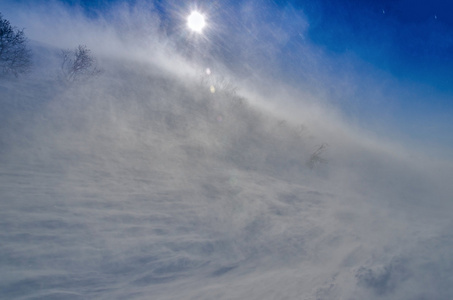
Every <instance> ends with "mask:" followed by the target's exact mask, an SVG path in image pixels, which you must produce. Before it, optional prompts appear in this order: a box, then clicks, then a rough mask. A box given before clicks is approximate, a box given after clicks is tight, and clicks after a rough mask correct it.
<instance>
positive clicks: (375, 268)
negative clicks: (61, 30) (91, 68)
mask: <svg viewBox="0 0 453 300" xmlns="http://www.w3.org/2000/svg"><path fill="white" fill-rule="evenodd" d="M103 67H104V68H105V72H104V74H103V75H102V76H99V77H97V78H92V79H90V80H89V81H87V82H80V83H75V84H69V85H68V84H63V83H61V82H60V81H58V80H56V79H54V78H53V77H52V76H44V77H41V78H40V77H33V76H31V77H29V78H25V79H20V80H15V79H4V80H2V81H0V95H1V97H0V114H1V118H0V276H1V279H0V298H2V299H451V297H453V287H452V285H451V283H452V282H453V235H452V232H453V231H452V229H453V224H452V221H451V208H452V205H451V196H452V195H453V193H452V192H451V189H449V186H450V185H449V183H451V177H449V175H451V174H452V173H451V168H450V166H449V165H446V164H445V163H444V164H441V163H438V164H435V163H432V162H428V161H426V160H425V159H424V158H423V157H421V156H416V155H414V154H407V153H406V152H403V151H398V152H395V153H394V152H392V151H390V150H389V149H393V148H391V147H390V146H389V147H386V146H385V145H382V144H380V143H379V142H377V141H373V140H370V139H359V138H353V136H354V135H353V134H352V133H351V134H349V133H345V132H344V130H345V129H344V128H331V130H330V132H331V133H330V135H329V134H327V133H325V132H326V131H322V132H324V134H322V133H321V131H319V132H318V130H317V128H316V126H315V125H313V124H310V123H306V122H305V120H300V124H298V123H296V122H294V120H285V119H282V117H281V116H279V117H277V116H274V115H272V113H270V112H269V111H265V110H263V109H261V108H260V107H259V106H256V105H252V104H250V102H249V101H248V99H245V98H241V97H239V96H236V95H234V93H232V92H231V91H229V90H221V89H220V90H217V91H216V92H215V93H211V91H210V89H209V86H206V84H205V83H204V82H203V81H202V80H199V81H197V80H183V79H182V78H181V77H178V76H175V75H173V74H170V73H168V72H165V71H163V70H161V69H159V68H158V67H156V66H152V65H148V64H137V63H134V62H130V61H121V60H118V61H115V62H110V63H107V64H104V66H103ZM325 123H326V124H327V125H326V126H328V123H329V122H327V121H326V122H325ZM302 125H303V126H302ZM345 128H346V127H345ZM323 144H328V146H327V148H326V149H327V150H326V151H325V152H322V151H321V152H320V153H319V155H316V150H317V149H319V147H320V146H321V145H323Z"/></svg>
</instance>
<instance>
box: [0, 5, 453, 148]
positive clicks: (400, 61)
mask: <svg viewBox="0 0 453 300" xmlns="http://www.w3.org/2000/svg"><path fill="white" fill-rule="evenodd" d="M46 2H48V1H5V2H4V3H3V5H5V7H6V8H7V11H6V12H5V13H4V17H5V18H8V17H9V16H11V14H14V7H13V6H14V5H16V4H17V3H33V4H36V3H46ZM60 2H64V3H65V4H66V5H68V6H69V7H71V9H74V10H76V9H77V7H81V8H82V10H83V11H84V13H85V14H86V15H87V16H88V17H89V18H97V17H99V16H102V15H103V14H104V13H105V12H106V11H108V10H109V9H110V7H112V6H114V5H117V4H118V3H121V2H122V1H121V0H99V1H85V0H80V1H72V0H65V1H60ZM131 2H132V1H128V3H131ZM142 2H143V1H142ZM145 3H146V1H145ZM148 3H149V6H150V9H153V10H155V11H157V13H158V15H159V16H160V19H161V20H160V22H161V23H160V27H161V29H162V31H163V32H165V33H166V34H168V36H169V37H170V38H174V37H175V36H178V35H183V34H185V33H182V32H181V31H182V30H183V29H182V27H187V26H186V22H187V17H188V15H189V14H190V12H191V11H194V10H197V11H199V12H200V13H202V14H204V15H205V16H206V17H207V19H208V21H207V26H206V28H205V29H204V30H203V32H202V33H201V35H203V41H202V43H203V45H202V48H201V49H200V50H199V51H200V52H203V51H204V52H205V53H202V55H201V56H202V57H205V56H206V57H207V59H206V67H209V66H210V65H209V59H208V58H210V59H211V60H212V59H214V60H217V61H220V62H221V63H223V64H224V65H225V66H227V67H228V68H229V69H230V70H231V71H232V73H233V74H236V75H237V77H238V78H239V79H243V78H249V77H253V76H255V77H256V76H263V77H267V78H271V79H272V80H275V82H284V83H286V84H289V85H291V86H296V87H298V88H300V89H305V90H307V91H309V92H310V93H311V94H313V95H315V96H316V97H319V98H320V99H321V98H322V99H323V101H327V103H328V104H329V105H333V106H335V107H337V108H338V109H340V110H341V111H342V112H343V114H344V115H345V116H346V117H347V118H349V119H350V120H351V121H352V122H357V123H358V124H359V125H360V126H363V127H366V128H367V127H368V128H372V129H373V130H374V131H377V132H378V133H380V134H395V137H396V136H398V135H400V134H403V135H405V136H406V137H408V139H409V140H413V141H417V140H418V141H420V140H422V141H426V142H428V143H432V145H433V146H432V147H436V145H447V146H448V147H450V149H453V135H452V134H451V132H452V130H453V119H452V117H453V18H452V17H451V16H452V15H453V2H451V1H445V0H432V1H423V0H383V1H369V0H368V1H350V0H339V1H332V0H330V1H328V0H305V1H295V0H293V1H268V0H262V1H258V0H254V1H232V0H224V1H169V0H168V1H167V0H155V1H148ZM13 4H14V5H13ZM11 7H13V8H11ZM1 8H2V6H1V4H0V11H1ZM12 17H13V16H12ZM13 19H14V17H13ZM14 25H16V26H18V27H21V24H14ZM185 29H186V30H188V28H185ZM26 32H27V29H26ZM395 128H397V129H395ZM390 132H391V133H390Z"/></svg>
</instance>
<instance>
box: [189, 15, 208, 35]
mask: <svg viewBox="0 0 453 300" xmlns="http://www.w3.org/2000/svg"><path fill="white" fill-rule="evenodd" d="M205 25H206V22H205V20H204V16H203V15H202V14H200V13H199V12H197V11H193V12H192V13H191V14H190V15H189V17H188V18H187V26H189V28H190V29H192V30H193V31H195V32H199V33H200V32H201V31H202V30H203V27H205Z"/></svg>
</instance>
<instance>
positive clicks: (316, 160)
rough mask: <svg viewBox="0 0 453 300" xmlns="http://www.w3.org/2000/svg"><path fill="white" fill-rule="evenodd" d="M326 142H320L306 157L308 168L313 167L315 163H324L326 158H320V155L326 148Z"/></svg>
mask: <svg viewBox="0 0 453 300" xmlns="http://www.w3.org/2000/svg"><path fill="white" fill-rule="evenodd" d="M327 146H328V144H325V143H324V144H321V146H319V147H318V148H317V149H316V151H315V152H313V154H312V155H310V158H309V159H308V163H307V164H308V167H309V168H310V169H314V168H315V167H316V166H317V165H319V164H321V163H326V162H327V160H326V159H324V158H322V157H321V155H322V154H323V153H324V152H325V151H326V150H327Z"/></svg>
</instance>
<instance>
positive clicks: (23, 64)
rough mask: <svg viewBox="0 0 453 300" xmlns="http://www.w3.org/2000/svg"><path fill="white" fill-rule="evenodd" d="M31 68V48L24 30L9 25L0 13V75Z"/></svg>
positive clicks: (21, 71)
mask: <svg viewBox="0 0 453 300" xmlns="http://www.w3.org/2000/svg"><path fill="white" fill-rule="evenodd" d="M30 68H31V50H30V49H29V48H28V47H27V38H26V37H25V34H24V30H18V29H15V28H14V27H12V26H11V24H10V22H9V21H8V20H6V19H3V17H2V14H0V75H6V74H13V75H14V76H16V77H17V76H19V74H23V73H26V72H28V71H29V70H30Z"/></svg>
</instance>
